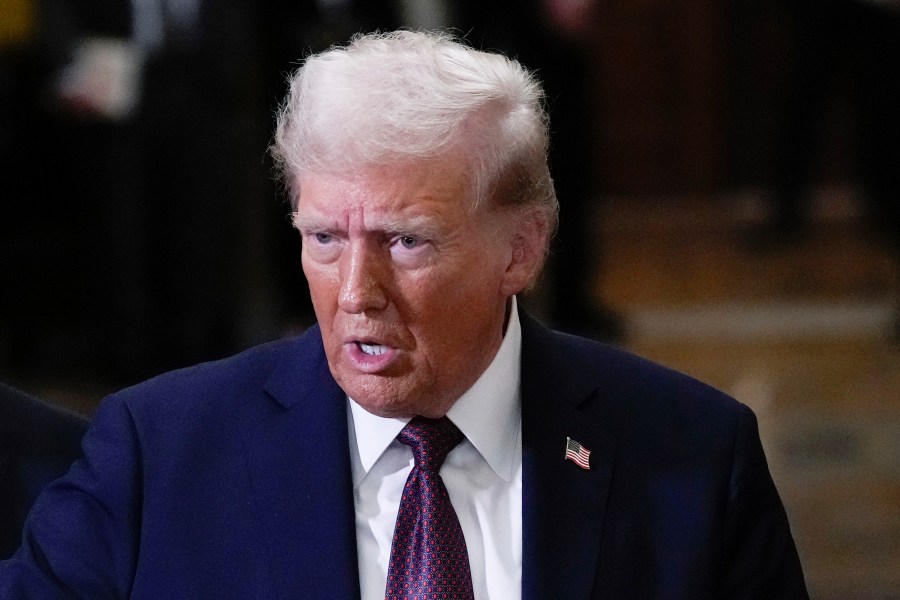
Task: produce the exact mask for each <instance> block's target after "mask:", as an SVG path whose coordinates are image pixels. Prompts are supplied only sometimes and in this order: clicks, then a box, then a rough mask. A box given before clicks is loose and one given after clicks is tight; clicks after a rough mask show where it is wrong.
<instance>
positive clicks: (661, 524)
mask: <svg viewBox="0 0 900 600" xmlns="http://www.w3.org/2000/svg"><path fill="white" fill-rule="evenodd" d="M522 331H523V350H522V427H523V469H524V472H523V509H522V510H523V515H522V518H523V547H524V557H523V575H522V578H523V581H522V588H523V597H524V598H527V599H550V598H566V599H579V598H593V599H600V598H623V599H629V600H633V599H641V598H659V599H672V600H674V599H684V600H703V599H707V598H708V599H713V598H715V599H723V598H734V599H738V598H740V599H749V598H759V599H765V600H773V599H781V598H791V599H793V598H806V597H807V595H806V591H805V587H804V582H803V575H802V572H801V569H800V565H799V561H798V558H797V553H796V550H795V548H794V543H793V540H792V538H791V534H790V530H789V527H788V523H787V519H786V517H785V513H784V509H783V507H782V504H781V501H780V500H779V497H778V494H777V492H776V490H775V487H774V485H773V483H772V480H771V478H770V476H769V472H768V468H767V466H766V462H765V458H764V456H763V452H762V449H761V446H760V442H759V436H758V433H757V428H756V421H755V418H754V416H753V414H752V413H751V411H750V410H749V409H747V408H746V407H744V406H743V405H741V404H739V403H737V402H735V401H734V400H731V399H730V398H728V397H726V396H724V395H722V394H721V393H719V392H717V391H715V390H713V389H711V388H709V387H707V386H705V385H703V384H701V383H699V382H697V381H695V380H692V379H690V378H688V377H686V376H683V375H680V374H677V373H674V372H672V371H669V370H667V369H664V368H662V367H660V366H657V365H654V364H651V363H649V362H647V361H644V360H642V359H639V358H636V357H634V356H631V355H629V354H626V353H623V352H621V351H619V350H616V349H613V348H610V347H607V346H603V345H600V344H597V343H595V342H591V341H588V340H584V339H580V338H576V337H571V336H565V335H562V334H558V333H555V332H551V331H549V330H547V329H545V328H543V327H542V326H541V325H539V324H537V323H535V322H534V321H533V320H531V319H529V318H528V317H527V316H523V317H522ZM566 437H571V438H574V439H576V440H578V441H579V442H581V443H582V444H583V445H584V446H586V447H587V448H589V449H590V450H591V451H592V452H591V457H590V462H591V468H590V470H589V471H586V470H583V469H581V468H579V467H578V466H576V465H575V464H574V463H573V462H571V461H565V460H563V457H564V454H565V440H566ZM348 447H349V445H348V431H347V407H346V399H345V394H344V392H343V391H342V390H341V389H340V388H339V387H338V386H337V384H336V383H335V381H334V379H333V378H332V376H331V374H330V372H329V370H328V365H327V363H326V360H325V356H324V352H323V349H322V341H321V336H320V333H319V331H318V329H317V328H313V329H311V330H309V331H308V332H307V333H306V334H304V335H303V336H302V337H300V338H298V339H293V340H287V341H280V342H275V343H272V344H268V345H264V346H260V347H257V348H255V349H252V350H249V351H247V352H244V353H242V354H240V355H238V356H236V357H233V358H230V359H227V360H225V361H221V362H217V363H210V364H204V365H200V366H197V367H193V368H190V369H186V370H181V371H176V372H174V373H170V374H167V375H163V376H161V377H158V378H156V379H153V380H151V381H149V382H146V383H144V384H141V385H138V386H136V387H133V388H130V389H127V390H124V391H122V392H120V393H118V394H115V395H113V396H111V397H110V398H108V399H107V400H106V401H105V402H104V403H103V405H102V406H101V408H100V410H99V411H98V413H97V416H96V418H95V420H94V423H93V425H92V427H91V429H90V431H89V432H88V434H87V436H86V438H85V441H84V450H85V458H84V459H83V460H81V461H79V462H77V463H76V464H75V465H74V466H73V468H72V470H71V471H70V472H69V473H68V474H67V475H66V476H65V477H63V478H62V479H60V480H58V481H56V482H55V483H54V484H51V486H50V487H49V488H48V489H47V490H46V491H45V492H44V494H43V495H42V496H41V497H40V498H39V499H38V502H37V504H36V505H35V508H34V510H33V511H32V513H31V515H30V517H29V520H28V523H27V525H26V531H25V542H26V543H25V545H24V546H23V547H22V548H21V549H20V550H19V551H18V553H17V554H16V556H15V557H14V558H13V559H12V560H10V561H7V562H6V563H0V598H3V599H4V600H7V599H10V600H11V599H20V598H23V599H24V598H40V599H44V598H69V597H78V598H91V599H92V600H95V599H101V598H135V599H142V600H143V599H146V600H160V599H166V600H171V599H179V598H185V599H188V598H190V599H196V598H216V599H224V598H235V599H242V600H246V599H250V598H259V599H264V600H274V599H281V598H304V599H308V598H309V599H313V598H342V599H343V598H356V597H358V595H359V583H358V576H357V556H356V541H355V539H356V538H355V525H354V523H355V519H354V507H353V494H352V489H351V486H352V484H351V476H350V466H349V451H348ZM73 592H74V594H73ZM69 594H72V595H71V596H70V595H69Z"/></svg>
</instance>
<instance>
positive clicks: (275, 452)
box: [246, 328, 359, 598]
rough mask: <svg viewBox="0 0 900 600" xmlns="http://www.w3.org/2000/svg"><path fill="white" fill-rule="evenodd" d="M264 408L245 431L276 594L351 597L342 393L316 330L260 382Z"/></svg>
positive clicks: (350, 510) (351, 533)
mask: <svg viewBox="0 0 900 600" xmlns="http://www.w3.org/2000/svg"><path fill="white" fill-rule="evenodd" d="M266 391H267V392H268V394H269V395H270V396H271V401H270V404H269V405H268V406H267V407H266V410H265V411H264V414H262V415H260V414H259V412H256V413H254V417H252V418H254V419H255V422H253V423H252V424H251V427H249V428H248V429H247V431H246V451H247V455H248V462H249V465H250V470H251V477H252V479H253V487H254V491H255V494H256V500H257V504H258V508H259V514H260V518H261V522H262V525H263V530H264V532H265V535H266V538H267V540H268V542H269V553H270V556H271V560H272V578H273V581H275V582H279V583H281V587H282V589H280V590H279V592H280V594H283V595H284V597H294V598H296V597H299V596H303V597H308V598H325V597H331V598H358V597H359V575H358V567H357V559H356V533H355V513H354V507H353V489H352V482H351V474H350V456H349V445H348V437H347V436H348V433H347V408H346V397H345V394H344V392H343V391H342V390H341V388H340V387H338V385H337V383H336V382H335V381H334V379H333V378H332V376H331V373H330V372H329V371H328V365H327V362H326V360H325V356H324V352H323V350H322V344H321V337H320V334H319V332H318V328H314V329H312V330H310V331H309V332H307V334H306V335H304V336H303V338H301V340H299V342H298V345H297V347H296V351H295V352H293V353H290V354H287V355H286V356H285V357H284V359H283V360H282V364H281V365H280V366H279V367H278V368H276V370H275V371H274V372H273V374H272V376H271V377H270V378H269V381H268V383H267V384H266Z"/></svg>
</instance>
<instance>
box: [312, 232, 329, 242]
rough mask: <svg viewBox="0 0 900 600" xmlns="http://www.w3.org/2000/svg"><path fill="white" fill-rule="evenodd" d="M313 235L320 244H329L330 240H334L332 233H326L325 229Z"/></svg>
mask: <svg viewBox="0 0 900 600" xmlns="http://www.w3.org/2000/svg"><path fill="white" fill-rule="evenodd" d="M313 237H314V238H315V240H316V242H318V243H319V244H328V243H329V242H331V241H333V240H334V236H333V235H331V234H330V233H325V232H323V231H317V232H316V233H314V234H313Z"/></svg>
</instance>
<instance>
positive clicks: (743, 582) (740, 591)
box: [720, 405, 809, 600]
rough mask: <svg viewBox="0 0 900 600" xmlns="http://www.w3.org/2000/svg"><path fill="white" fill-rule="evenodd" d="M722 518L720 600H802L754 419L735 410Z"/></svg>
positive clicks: (789, 538)
mask: <svg viewBox="0 0 900 600" xmlns="http://www.w3.org/2000/svg"><path fill="white" fill-rule="evenodd" d="M740 410H741V414H740V416H739V422H738V428H737V435H736V439H735V446H734V459H733V463H732V474H731V481H730V488H729V496H730V497H729V502H728V512H727V515H726V539H725V556H724V557H723V558H724V561H725V572H724V576H723V581H722V594H721V596H720V597H722V598H729V599H733V600H751V599H752V600H763V599H765V600H808V598H809V595H808V593H807V591H806V584H805V582H804V579H803V571H802V569H801V566H800V559H799V558H798V555H797V549H796V547H795V545H794V540H793V537H792V536H791V531H790V526H789V525H788V520H787V515H786V514H785V510H784V505H783V504H782V502H781V498H780V497H779V496H778V491H777V490H776V489H775V484H774V482H773V481H772V476H771V474H770V473H769V468H768V465H767V463H766V458H765V454H764V453H763V449H762V444H761V443H760V438H759V430H758V426H757V421H756V417H755V416H754V414H753V412H752V411H751V410H750V409H749V408H747V407H746V406H743V405H741V408H740Z"/></svg>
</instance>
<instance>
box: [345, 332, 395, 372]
mask: <svg viewBox="0 0 900 600" xmlns="http://www.w3.org/2000/svg"><path fill="white" fill-rule="evenodd" d="M359 343H364V344H378V342H376V341H374V340H371V339H366V338H360V339H355V340H351V341H347V342H344V352H345V354H346V356H347V358H348V359H349V360H350V363H351V364H352V365H353V367H354V368H355V369H356V370H358V371H361V372H363V373H370V374H374V373H379V372H381V371H384V370H385V369H387V368H388V367H390V366H391V364H392V363H393V362H394V361H395V360H396V359H397V355H398V351H397V349H396V348H394V347H392V346H387V345H384V344H378V345H380V346H383V347H384V348H385V351H384V352H383V353H381V354H366V353H365V352H363V351H362V349H360V347H359Z"/></svg>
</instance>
